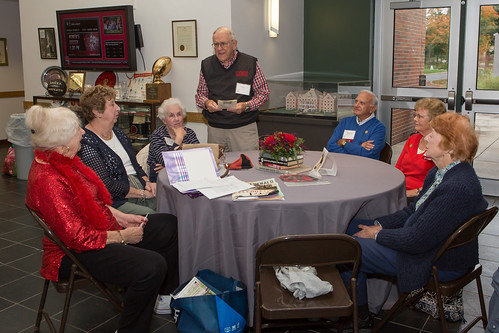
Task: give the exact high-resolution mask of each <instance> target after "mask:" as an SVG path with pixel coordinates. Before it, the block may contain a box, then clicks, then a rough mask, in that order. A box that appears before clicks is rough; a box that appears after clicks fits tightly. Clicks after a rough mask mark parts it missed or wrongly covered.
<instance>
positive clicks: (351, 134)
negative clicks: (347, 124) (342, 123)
mask: <svg viewBox="0 0 499 333" xmlns="http://www.w3.org/2000/svg"><path fill="white" fill-rule="evenodd" d="M354 138H355V131H352V130H344V131H343V137H342V139H344V140H347V141H350V142H352V141H353V139H354Z"/></svg>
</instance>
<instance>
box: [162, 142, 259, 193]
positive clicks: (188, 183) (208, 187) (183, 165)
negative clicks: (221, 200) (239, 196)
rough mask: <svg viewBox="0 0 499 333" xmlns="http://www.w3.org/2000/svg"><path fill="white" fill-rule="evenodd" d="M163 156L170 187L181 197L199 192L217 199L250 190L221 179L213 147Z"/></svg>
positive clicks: (243, 183) (166, 153) (248, 186)
mask: <svg viewBox="0 0 499 333" xmlns="http://www.w3.org/2000/svg"><path fill="white" fill-rule="evenodd" d="M162 155H163V160H164V162H165V168H166V172H167V174H168V180H169V181H170V185H172V186H173V187H175V188H176V189H177V190H179V191H180V192H181V193H189V192H194V191H199V192H201V193H203V194H204V195H205V196H206V197H207V198H208V199H214V198H218V197H221V196H224V195H228V194H232V193H234V192H237V191H242V190H245V189H248V188H250V187H251V186H250V185H249V184H247V183H245V182H243V181H240V180H239V179H237V178H235V177H233V176H231V177H226V178H223V179H221V178H219V176H218V174H217V167H216V164H215V159H214V157H213V154H212V152H211V148H210V147H205V148H198V149H189V150H176V151H167V152H163V153H162Z"/></svg>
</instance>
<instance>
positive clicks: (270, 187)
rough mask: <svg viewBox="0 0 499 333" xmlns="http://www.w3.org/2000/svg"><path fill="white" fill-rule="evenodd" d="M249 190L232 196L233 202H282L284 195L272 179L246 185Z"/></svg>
mask: <svg viewBox="0 0 499 333" xmlns="http://www.w3.org/2000/svg"><path fill="white" fill-rule="evenodd" d="M248 184H249V185H250V186H251V188H250V189H248V190H244V191H239V192H236V193H233V194H232V200H233V201H241V200H284V194H283V193H282V191H281V189H280V188H279V184H278V183H277V182H276V181H275V179H274V178H269V179H264V180H258V181H254V182H249V183H248Z"/></svg>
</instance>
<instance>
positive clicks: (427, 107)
mask: <svg viewBox="0 0 499 333" xmlns="http://www.w3.org/2000/svg"><path fill="white" fill-rule="evenodd" d="M414 109H415V110H416V111H415V112H414V129H415V130H416V131H417V132H418V133H416V134H413V135H411V137H409V139H408V140H407V142H406V143H405V146H404V149H403V150H402V153H401V154H400V156H399V159H398V161H397V164H396V165H395V167H396V168H397V169H399V170H400V171H402V173H403V174H404V175H405V185H406V191H407V192H406V194H407V198H408V200H411V198H414V197H417V196H418V195H419V192H420V191H421V188H422V187H423V181H424V179H425V177H426V174H427V173H428V171H429V170H430V169H431V168H433V167H434V166H435V164H434V163H433V161H432V160H431V159H429V158H428V157H426V143H425V141H424V140H423V137H425V136H426V135H428V134H430V132H431V128H430V121H431V120H432V119H433V118H435V117H437V116H438V115H441V114H443V113H445V112H446V109H445V104H444V103H443V102H442V101H441V100H439V99H436V98H423V99H420V100H418V101H417V102H416V105H415V106H414Z"/></svg>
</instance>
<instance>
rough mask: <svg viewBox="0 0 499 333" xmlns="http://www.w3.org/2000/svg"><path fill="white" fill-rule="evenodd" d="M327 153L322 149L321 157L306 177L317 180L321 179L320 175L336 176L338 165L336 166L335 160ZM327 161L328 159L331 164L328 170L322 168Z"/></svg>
mask: <svg viewBox="0 0 499 333" xmlns="http://www.w3.org/2000/svg"><path fill="white" fill-rule="evenodd" d="M328 153H329V152H328V151H327V149H326V148H323V149H322V154H321V157H320V158H319V160H318V161H317V163H316V164H315V165H314V167H313V168H312V170H311V171H310V172H309V173H308V175H310V176H312V177H315V178H319V179H320V178H321V175H326V176H336V173H337V172H338V165H337V164H336V161H335V159H334V158H332V157H331V156H330V155H328ZM327 159H330V160H331V161H332V162H333V165H332V167H331V168H329V169H326V168H323V166H324V164H325V163H326V160H327Z"/></svg>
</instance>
